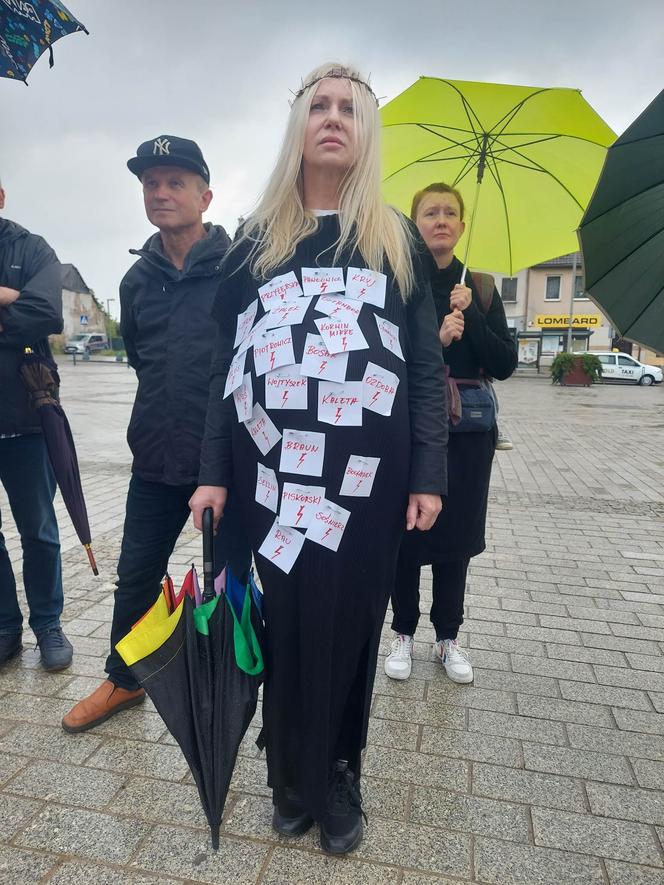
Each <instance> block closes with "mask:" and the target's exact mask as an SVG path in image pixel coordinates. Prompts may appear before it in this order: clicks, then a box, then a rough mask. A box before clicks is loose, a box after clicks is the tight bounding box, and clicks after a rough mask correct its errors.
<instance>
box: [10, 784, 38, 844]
mask: <svg viewBox="0 0 664 885" xmlns="http://www.w3.org/2000/svg"><path fill="white" fill-rule="evenodd" d="M41 805H42V803H41V802H34V801H33V800H32V799H18V798H16V796H11V795H10V794H9V793H4V792H3V793H0V840H2V841H3V842H4V841H6V842H8V841H9V840H10V839H11V838H12V836H13V835H14V834H15V833H17V832H18V831H19V830H20V829H21V828H22V827H23V826H24V825H25V824H26V823H27V822H28V820H29V819H30V818H31V817H32V815H33V814H34V813H35V812H36V811H37V810H38V809H39V808H40V807H41Z"/></svg>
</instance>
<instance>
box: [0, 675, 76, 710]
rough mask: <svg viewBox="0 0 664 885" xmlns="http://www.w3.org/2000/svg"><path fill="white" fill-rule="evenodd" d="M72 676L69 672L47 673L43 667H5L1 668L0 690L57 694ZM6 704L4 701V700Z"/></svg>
mask: <svg viewBox="0 0 664 885" xmlns="http://www.w3.org/2000/svg"><path fill="white" fill-rule="evenodd" d="M71 681H72V677H71V676H69V675H67V673H47V672H46V670H43V669H42V668H41V667H39V668H38V669H34V670H33V669H27V668H24V667H12V668H11V669H10V668H5V667H3V668H2V670H0V691H11V692H16V693H18V694H28V695H42V696H44V697H47V696H49V695H55V694H57V693H58V692H59V691H60V690H62V689H63V688H64V687H65V686H66V685H67V684H68V683H70V682H71ZM3 706H4V702H3Z"/></svg>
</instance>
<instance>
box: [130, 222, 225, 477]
mask: <svg viewBox="0 0 664 885" xmlns="http://www.w3.org/2000/svg"><path fill="white" fill-rule="evenodd" d="M206 229H207V236H206V237H205V238H204V239H202V240H199V241H198V242H197V243H195V244H194V246H193V247H192V249H191V250H190V252H189V254H188V255H187V258H186V261H185V265H184V267H183V269H182V271H179V270H177V269H176V268H175V266H174V265H173V264H172V263H171V261H170V260H169V259H168V258H167V257H166V256H165V255H164V253H163V250H162V243H161V236H160V235H159V234H155V235H154V236H152V237H151V238H150V239H149V240H148V241H147V243H146V244H145V246H144V247H143V248H142V249H140V250H133V249H132V250H131V252H132V254H134V255H140V256H141V257H140V259H139V260H138V261H137V262H136V264H134V265H133V267H131V268H130V269H129V271H128V272H127V274H126V276H125V277H124V279H123V280H122V283H121V284H120V303H121V309H122V312H121V320H120V326H121V333H122V337H123V339H124V343H125V348H126V351H127V356H128V358H129V362H130V364H131V365H132V366H133V367H134V368H135V369H136V374H137V376H138V391H137V393H136V400H135V402H134V408H133V411H132V415H131V420H130V422H129V429H128V430H127V441H128V443H129V447H130V448H131V451H132V454H133V456H134V463H133V468H132V469H133V472H134V473H135V474H136V475H137V476H139V477H141V478H142V479H145V480H148V481H151V482H163V483H166V484H168V485H189V484H196V483H197V481H198V466H199V456H200V448H201V440H202V438H203V429H204V425H205V413H206V410H207V400H208V389H209V385H210V361H211V357H212V350H213V345H214V342H215V337H216V333H217V324H216V322H215V321H214V320H213V319H212V316H211V310H212V304H213V302H214V298H215V295H216V293H217V288H218V285H219V279H220V276H219V270H220V266H221V260H222V258H223V256H224V254H225V252H226V250H227V248H228V246H229V245H230V240H229V238H228V235H227V234H226V231H225V230H224V229H223V228H222V227H218V226H216V225H206Z"/></svg>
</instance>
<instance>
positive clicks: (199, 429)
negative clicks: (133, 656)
mask: <svg viewBox="0 0 664 885" xmlns="http://www.w3.org/2000/svg"><path fill="white" fill-rule="evenodd" d="M127 165H128V167H129V169H130V171H131V172H133V173H134V174H135V175H136V176H137V177H138V178H139V179H140V181H141V184H142V186H143V196H144V201H145V210H146V213H147V216H148V219H149V220H150V221H151V222H152V224H154V225H155V227H157V228H158V229H159V232H158V233H156V234H154V235H153V236H152V237H151V238H150V239H149V240H148V241H147V243H146V244H145V246H144V247H143V248H142V249H140V250H135V251H134V250H132V254H134V255H138V256H139V258H138V261H137V262H136V263H135V264H134V265H133V267H131V268H130V270H129V271H128V272H127V274H126V275H125V277H124V279H123V280H122V282H121V284H120V302H121V309H122V314H121V322H120V326H121V332H122V337H123V340H124V343H125V348H126V351H127V355H128V358H129V362H130V364H131V365H132V366H133V368H134V369H135V370H136V374H137V376H138V391H137V393H136V400H135V402H134V408H133V411H132V415H131V420H130V422H129V429H128V431H127V440H128V442H129V446H130V448H131V450H132V454H133V456H134V459H133V465H132V476H131V480H130V483H129V491H128V494H127V510H126V517H125V525H124V534H123V538H122V548H121V552H120V560H119V562H118V582H117V590H116V591H115V600H114V605H113V623H112V626H111V652H110V654H109V656H108V658H107V661H106V672H107V674H108V679H107V680H106V681H105V682H104V683H102V684H101V685H100V686H99V687H98V688H97V689H96V690H95V691H94V692H93V693H92V694H91V695H90V696H89V697H87V698H84V699H83V700H82V701H80V702H79V703H78V704H76V705H75V706H74V707H73V709H72V710H70V711H69V712H68V713H67V715H66V716H65V717H64V719H63V720H62V725H63V728H64V729H65V731H68V732H71V733H73V732H79V731H86V730H87V729H90V728H93V727H94V726H95V725H98V724H99V723H100V722H103V721H105V720H106V719H108V717H109V716H111V715H113V714H114V713H117V712H118V711H119V710H124V709H127V708H128V707H131V706H134V705H135V704H138V703H141V702H142V701H143V700H144V699H145V692H144V690H143V689H142V688H141V687H140V686H139V685H138V683H137V682H136V680H135V678H134V676H133V675H132V673H131V671H130V670H129V668H128V667H127V666H126V665H125V663H124V661H123V660H122V658H121V657H120V655H119V654H118V652H117V651H116V650H115V646H116V643H117V642H118V641H119V640H120V639H122V638H123V637H124V636H125V635H126V634H127V633H128V632H129V630H130V629H131V627H132V625H133V624H134V623H135V622H136V621H137V620H138V619H139V618H140V617H141V616H142V615H143V614H144V613H145V611H146V610H147V609H148V608H149V607H150V606H151V605H152V604H153V603H154V601H155V599H156V598H157V595H158V593H159V587H160V582H161V579H162V577H163V575H164V572H165V571H166V569H167V566H168V560H169V557H170V555H171V553H172V552H173V548H174V547H175V544H176V541H177V539H178V537H179V535H180V532H181V531H182V529H183V527H184V525H185V523H186V521H187V518H188V517H189V512H190V511H189V506H188V502H189V498H190V497H191V495H192V494H193V492H194V490H195V488H196V482H197V478H198V468H199V461H200V446H201V439H202V437H203V427H204V423H205V412H206V408H207V398H208V388H209V371H210V359H211V355H212V348H213V345H214V340H215V335H216V329H217V324H216V322H215V321H214V319H213V318H212V316H211V309H212V304H213V301H214V297H215V295H216V292H217V288H218V286H219V280H220V269H221V263H222V259H223V257H224V255H225V253H226V250H227V248H228V245H229V242H230V241H229V238H228V236H227V234H226V232H225V230H224V229H223V228H222V227H219V226H217V225H212V224H204V223H203V213H204V212H205V211H206V209H207V208H208V206H209V205H210V201H211V200H212V191H211V190H210V188H209V183H210V173H209V170H208V167H207V165H206V163H205V161H204V159H203V155H202V153H201V150H200V148H199V147H198V145H197V144H196V143H195V142H193V141H189V140H188V139H184V138H177V137H175V136H172V135H163V136H160V137H158V138H155V139H151V140H150V141H147V142H145V143H143V144H142V145H140V147H139V148H138V151H137V156H136V157H133V158H132V159H130V160H129V162H128V163H127ZM215 561H216V563H217V566H218V568H219V570H221V568H223V566H224V565H225V564H226V562H228V563H229V564H230V566H231V568H232V570H233V572H234V574H236V575H237V576H238V577H239V578H240V579H242V578H243V577H245V576H246V575H247V573H248V571H249V568H250V566H251V548H250V547H249V543H248V540H247V538H246V535H245V533H244V529H243V528H242V525H241V523H240V522H239V520H238V518H237V514H235V513H234V508H233V504H232V502H231V506H230V507H229V509H228V510H227V513H226V517H225V519H224V522H223V526H222V527H220V530H219V532H218V534H217V538H216V542H215Z"/></svg>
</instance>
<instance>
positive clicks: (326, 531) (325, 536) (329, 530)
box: [321, 529, 332, 541]
mask: <svg viewBox="0 0 664 885" xmlns="http://www.w3.org/2000/svg"><path fill="white" fill-rule="evenodd" d="M331 531H332V529H325V534H324V535H323V537H322V538H321V541H324V540H325V538H327V536H328V535H329V534H330V532H331Z"/></svg>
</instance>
